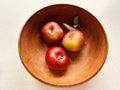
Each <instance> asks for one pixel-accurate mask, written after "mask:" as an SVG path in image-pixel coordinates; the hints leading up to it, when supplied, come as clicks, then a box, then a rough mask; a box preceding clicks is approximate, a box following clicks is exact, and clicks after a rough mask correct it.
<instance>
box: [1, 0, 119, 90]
mask: <svg viewBox="0 0 120 90" xmlns="http://www.w3.org/2000/svg"><path fill="white" fill-rule="evenodd" d="M56 3H66V4H67V3H68V4H74V5H77V6H80V7H82V8H84V9H86V10H88V11H89V12H91V13H92V14H93V15H94V16H95V17H96V18H97V19H98V20H99V21H100V22H101V23H102V25H103V27H104V29H105V31H106V33H107V37H108V41H109V52H108V57H107V61H106V63H105V64H104V66H103V68H102V69H101V71H100V72H99V73H98V74H97V75H96V76H95V77H94V78H93V79H91V80H90V81H88V82H86V83H84V84H82V85H77V86H74V87H67V88H58V87H53V86H48V85H46V84H44V83H42V82H40V81H38V80H36V79H35V78H33V77H32V76H31V75H30V74H29V73H28V72H27V71H26V69H25V68H24V66H23V65H22V63H21V61H20V58H19V54H18V37H19V33H20V31H21V28H22V27H23V25H24V23H25V22H26V20H27V19H28V18H29V17H30V16H31V15H32V14H33V13H34V12H36V11H37V10H39V9H41V8H43V7H45V6H48V5H51V4H56ZM119 39H120V0H0V90H120V53H119V51H120V40H119Z"/></svg>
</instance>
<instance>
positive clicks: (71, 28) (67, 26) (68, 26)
mask: <svg viewBox="0 0 120 90" xmlns="http://www.w3.org/2000/svg"><path fill="white" fill-rule="evenodd" d="M63 25H64V26H65V27H66V28H67V29H68V30H74V29H75V28H73V27H72V26H70V25H68V24H66V23H63Z"/></svg>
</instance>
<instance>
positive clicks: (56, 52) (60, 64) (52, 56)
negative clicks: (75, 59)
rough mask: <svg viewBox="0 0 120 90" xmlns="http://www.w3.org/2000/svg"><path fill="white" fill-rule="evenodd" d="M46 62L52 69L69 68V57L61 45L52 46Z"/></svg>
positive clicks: (48, 51)
mask: <svg viewBox="0 0 120 90" xmlns="http://www.w3.org/2000/svg"><path fill="white" fill-rule="evenodd" d="M45 60H46V64H47V65H48V67H49V68H50V69H51V70H55V71H63V70H66V69H67V66H68V64H69V57H68V55H67V53H66V52H65V50H64V49H63V48H62V47H61V46H52V47H50V48H49V49H48V50H47V52H46V55H45Z"/></svg>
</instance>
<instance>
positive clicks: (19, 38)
mask: <svg viewBox="0 0 120 90" xmlns="http://www.w3.org/2000/svg"><path fill="white" fill-rule="evenodd" d="M53 6H72V7H75V8H79V9H82V10H84V11H85V12H87V13H88V14H90V15H91V16H92V17H93V18H94V19H95V20H96V21H97V23H98V24H99V25H100V28H101V29H102V32H103V34H104V37H105V41H106V46H107V48H106V52H105V55H104V59H103V60H104V62H103V63H102V64H101V67H100V68H99V69H98V70H97V71H96V72H95V73H94V74H93V75H91V76H90V77H89V78H87V79H86V80H84V81H82V82H80V83H75V84H69V85H68V84H65V85H58V84H57V85H56V84H51V83H48V82H45V81H44V80H41V79H39V78H38V77H37V76H35V75H34V74H33V73H32V72H31V71H29V69H28V68H27V67H26V66H25V64H24V62H23V60H22V56H21V36H22V33H23V31H24V27H25V25H26V24H27V23H28V21H29V20H30V19H31V18H32V17H33V16H34V15H35V14H36V13H38V12H39V11H41V10H43V9H45V8H49V7H53ZM108 51H109V42H108V38H107V33H106V31H105V29H104V28H103V25H102V24H101V23H100V21H99V20H98V19H97V18H96V17H95V16H94V15H93V14H92V13H91V12H89V11H88V10H86V9H84V8H82V7H80V6H78V5H74V4H51V5H47V6H45V7H43V8H40V9H39V10H37V11H35V12H34V13H33V14H32V15H30V17H28V19H27V20H26V21H25V23H24V24H23V26H22V29H21V31H20V33H19V36H18V55H19V58H20V61H21V62H22V64H23V66H24V67H25V69H26V70H27V71H28V72H29V73H30V74H31V75H32V76H33V77H34V78H36V79H37V80H38V81H41V82H43V83H45V84H47V85H50V86H54V87H72V86H77V85H81V84H83V83H85V82H87V81H89V80H91V79H92V78H93V77H95V76H96V75H97V73H98V72H100V70H101V69H102V67H103V66H104V64H105V62H106V59H107V55H108Z"/></svg>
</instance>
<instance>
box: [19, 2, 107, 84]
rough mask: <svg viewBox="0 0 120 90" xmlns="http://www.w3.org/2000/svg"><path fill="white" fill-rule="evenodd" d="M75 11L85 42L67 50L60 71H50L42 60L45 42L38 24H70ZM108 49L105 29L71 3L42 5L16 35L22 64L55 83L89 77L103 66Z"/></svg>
mask: <svg viewBox="0 0 120 90" xmlns="http://www.w3.org/2000/svg"><path fill="white" fill-rule="evenodd" d="M76 15H78V16H79V20H80V26H81V28H82V29H81V31H82V32H83V33H84V35H85V45H84V47H83V48H82V50H81V51H79V52H76V53H70V52H69V53H68V55H69V57H70V59H71V62H70V65H69V66H68V69H67V70H66V71H65V73H64V74H63V75H56V74H54V73H52V72H51V71H50V70H49V68H48V67H47V65H46V63H45V53H46V50H47V49H48V48H49V47H48V45H46V44H45V42H44V40H43V38H42V35H41V28H42V27H43V25H44V24H46V23H47V22H49V21H56V22H57V23H59V24H60V25H61V27H63V26H62V23H63V22H65V23H68V24H72V20H73V18H74V17H75V16H76ZM107 51H108V43H107V38H106V34H105V32H104V29H103V28H102V26H101V24H100V23H99V22H98V20H97V19H96V18H95V17H94V16H93V15H92V14H90V13H89V12H88V11H86V10H84V9H82V8H80V7H76V6H73V5H65V4H58V5H52V6H48V7H45V8H43V9H41V10H39V11H38V12H36V13H35V14H34V15H32V16H31V17H30V18H29V20H28V21H27V22H26V24H25V25H24V27H23V29H22V31H21V34H20V38H19V54H20V58H21V61H22V63H23V64H24V66H25V68H26V69H27V70H28V71H29V72H30V73H31V74H32V75H33V76H34V77H36V78H37V79H39V80H41V81H43V82H45V83H49V84H52V85H58V86H69V85H75V84H78V83H83V82H85V81H87V80H89V79H90V78H92V77H93V76H94V75H96V73H97V72H98V71H99V70H100V69H101V67H102V66H103V64H104V62H105V59H106V56H107Z"/></svg>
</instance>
